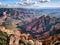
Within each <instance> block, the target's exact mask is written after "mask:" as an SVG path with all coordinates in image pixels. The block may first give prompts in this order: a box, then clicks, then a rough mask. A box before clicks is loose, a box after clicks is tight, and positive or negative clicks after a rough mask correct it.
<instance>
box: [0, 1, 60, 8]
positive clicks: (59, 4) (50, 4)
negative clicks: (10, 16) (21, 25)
mask: <svg viewBox="0 0 60 45" xmlns="http://www.w3.org/2000/svg"><path fill="white" fill-rule="evenodd" d="M32 1H33V2H37V3H36V4H34V5H25V6H20V7H23V8H24V7H25V8H42V7H43V8H44V7H45V8H47V7H48V8H50V7H52V8H55V7H60V0H50V2H44V3H41V2H38V0H32ZM17 2H21V1H20V0H0V4H14V3H17ZM21 3H22V2H21ZM10 6H11V5H10ZM12 6H13V5H12ZM12 6H11V7H12ZM16 7H19V5H18V4H17V5H16Z"/></svg>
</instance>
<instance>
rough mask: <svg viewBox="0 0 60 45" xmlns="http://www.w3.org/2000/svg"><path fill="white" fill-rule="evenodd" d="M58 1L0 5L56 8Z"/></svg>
mask: <svg viewBox="0 0 60 45" xmlns="http://www.w3.org/2000/svg"><path fill="white" fill-rule="evenodd" d="M59 4H60V2H56V3H53V2H46V3H39V2H30V3H24V2H16V3H13V4H7V5H4V6H2V7H7V8H58V7H60V5H59Z"/></svg>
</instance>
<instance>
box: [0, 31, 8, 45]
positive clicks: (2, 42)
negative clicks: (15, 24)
mask: <svg viewBox="0 0 60 45" xmlns="http://www.w3.org/2000/svg"><path fill="white" fill-rule="evenodd" d="M7 44H8V35H7V34H6V33H4V32H1V31H0V45H7Z"/></svg>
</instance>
